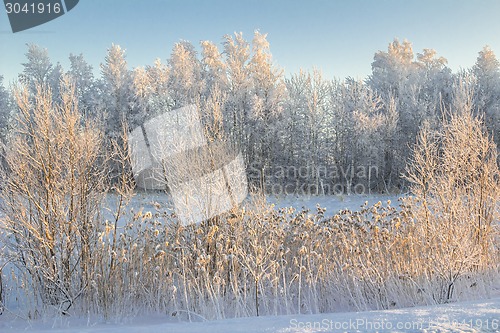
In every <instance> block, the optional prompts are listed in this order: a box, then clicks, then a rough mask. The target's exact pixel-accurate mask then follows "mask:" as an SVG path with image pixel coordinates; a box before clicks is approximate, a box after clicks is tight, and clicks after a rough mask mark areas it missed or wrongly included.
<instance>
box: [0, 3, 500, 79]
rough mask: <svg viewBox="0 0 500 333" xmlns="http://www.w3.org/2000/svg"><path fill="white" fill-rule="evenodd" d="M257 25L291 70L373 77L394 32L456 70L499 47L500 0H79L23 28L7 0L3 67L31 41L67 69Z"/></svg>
mask: <svg viewBox="0 0 500 333" xmlns="http://www.w3.org/2000/svg"><path fill="white" fill-rule="evenodd" d="M12 1H15V0H12ZM255 29H259V30H260V32H262V33H268V40H269V41H270V43H271V51H272V53H273V57H274V61H275V63H276V64H278V65H279V66H281V67H282V68H284V69H285V72H286V74H287V75H289V74H290V73H293V72H297V71H298V70H299V69H300V68H304V69H312V68H313V67H316V68H318V69H321V70H322V71H323V73H324V75H325V77H327V78H333V77H342V78H343V77H346V76H352V77H356V78H365V77H366V76H367V75H368V74H369V73H370V70H371V62H372V60H373V55H374V54H375V52H376V51H378V50H386V49H387V45H388V43H389V42H391V41H392V40H393V39H394V38H395V37H397V38H399V39H400V40H403V39H408V40H409V41H410V42H412V43H413V49H414V51H415V52H421V51H422V49H423V48H433V49H435V50H437V52H438V54H439V55H441V56H444V57H445V58H447V59H448V61H449V66H450V67H451V68H452V69H453V70H457V69H459V68H460V67H462V68H465V67H470V66H472V65H473V64H474V62H475V60H476V57H477V53H478V52H479V51H480V50H481V49H482V47H483V46H484V45H486V44H488V45H490V46H491V48H492V49H493V51H494V52H495V53H496V54H497V56H500V0H476V1H474V0H470V1H465V0H420V1H417V0H371V1H369V0H309V1H307V0H80V3H79V4H78V5H77V6H76V7H75V8H74V9H73V10H72V11H70V12H69V13H67V14H66V15H64V16H62V17H60V18H58V19H56V20H53V21H51V22H49V23H46V24H44V25H41V26H39V27H35V28H33V29H30V30H28V31H25V32H19V33H16V34H13V33H12V31H11V29H10V26H9V24H8V18H7V14H6V13H5V11H4V10H3V8H2V10H1V11H0V45H1V46H0V75H4V77H5V79H6V81H7V82H10V81H11V80H12V79H14V78H16V77H17V74H18V73H19V72H20V71H21V70H22V67H21V63H22V62H24V60H25V57H24V53H25V52H26V49H27V48H26V43H36V44H38V45H40V46H43V47H45V48H47V49H48V51H49V55H50V57H51V60H52V61H53V62H54V63H55V62H61V64H62V65H63V67H65V68H66V69H67V67H68V60H67V59H68V55H69V54H70V53H74V54H79V53H83V55H84V57H85V59H86V60H87V61H88V62H89V63H90V64H91V65H93V67H94V70H95V72H96V73H99V64H100V63H101V62H103V60H104V56H105V54H106V49H107V48H108V47H109V46H110V45H111V43H115V44H119V45H120V46H122V47H123V48H125V49H126V51H127V60H128V62H129V65H130V67H135V66H140V65H149V64H152V63H153V61H154V60H155V59H156V58H161V59H162V60H163V61H166V59H167V58H168V57H169V55H170V52H171V49H172V46H173V45H174V43H175V42H177V41H179V40H181V39H183V40H188V41H190V42H192V43H193V44H195V45H198V43H199V41H201V40H211V41H213V42H216V43H217V44H218V45H220V42H221V41H222V36H223V35H225V34H232V33H234V32H240V31H241V32H243V34H244V36H245V37H246V39H247V40H251V38H252V35H253V31H254V30H255ZM220 48H221V46H220Z"/></svg>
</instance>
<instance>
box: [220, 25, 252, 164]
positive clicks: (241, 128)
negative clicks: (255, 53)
mask: <svg viewBox="0 0 500 333" xmlns="http://www.w3.org/2000/svg"><path fill="white" fill-rule="evenodd" d="M223 45H224V54H225V63H226V66H227V76H228V81H229V87H228V90H227V93H228V100H227V103H226V112H225V119H226V121H225V123H226V126H227V127H228V129H227V132H228V133H229V134H230V135H231V137H232V139H233V142H235V144H236V145H237V146H238V147H240V148H241V149H242V150H243V152H244V153H245V157H246V158H247V162H249V158H248V154H247V151H246V149H247V146H246V143H247V142H248V134H249V133H248V132H247V131H248V130H249V128H248V127H247V123H248V121H249V114H250V108H251V103H250V95H249V91H250V89H251V84H252V82H251V78H250V69H249V65H248V63H249V61H250V44H249V43H248V42H247V41H246V40H245V39H244V38H243V34H242V33H235V34H234V36H231V35H225V36H224V42H223Z"/></svg>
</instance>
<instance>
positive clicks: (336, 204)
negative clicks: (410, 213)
mask: <svg viewBox="0 0 500 333" xmlns="http://www.w3.org/2000/svg"><path fill="white" fill-rule="evenodd" d="M399 197H400V196H398V195H384V194H371V195H343V196H337V195H335V196H334V195H331V196H294V195H288V196H285V197H277V196H269V197H268V198H267V202H268V203H270V204H274V206H275V207H276V208H283V207H294V208H295V209H297V210H299V209H302V208H306V209H309V210H311V211H312V212H314V211H315V210H316V205H317V204H319V205H320V206H321V207H323V208H326V213H325V215H326V216H332V215H334V214H336V213H337V212H338V211H339V210H342V209H350V210H358V209H359V208H360V207H361V206H362V205H363V204H364V203H365V202H366V201H367V202H368V204H369V205H373V204H375V203H377V202H378V201H381V202H382V203H383V204H384V205H385V204H386V203H387V200H391V202H392V203H391V204H392V206H395V207H396V206H397V205H398V204H399V203H398V201H397V200H398V198H399ZM112 199H113V198H112V196H110V198H109V200H110V202H109V204H112V202H111V201H112ZM128 207H129V209H130V208H133V209H134V210H135V211H137V210H138V209H139V208H140V207H142V208H143V211H144V212H146V211H154V210H155V209H158V208H159V209H160V210H161V211H163V210H165V211H172V210H173V206H172V204H171V198H170V196H169V195H168V194H165V193H163V192H148V193H146V192H140V193H137V194H136V195H135V196H134V197H133V198H132V200H131V202H130V204H129V205H128Z"/></svg>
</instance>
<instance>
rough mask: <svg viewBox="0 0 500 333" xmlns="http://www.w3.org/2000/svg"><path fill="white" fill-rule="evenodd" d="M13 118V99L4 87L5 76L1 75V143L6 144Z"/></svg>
mask: <svg viewBox="0 0 500 333" xmlns="http://www.w3.org/2000/svg"><path fill="white" fill-rule="evenodd" d="M11 116H12V104H11V97H10V94H9V92H8V91H7V89H5V87H4V85H3V76H2V75H0V143H2V142H4V141H5V139H6V137H7V133H8V132H9V128H10V119H11Z"/></svg>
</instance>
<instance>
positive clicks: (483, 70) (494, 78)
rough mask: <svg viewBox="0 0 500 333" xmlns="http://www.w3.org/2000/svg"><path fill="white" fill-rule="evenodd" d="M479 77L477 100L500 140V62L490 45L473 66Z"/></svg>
mask: <svg viewBox="0 0 500 333" xmlns="http://www.w3.org/2000/svg"><path fill="white" fill-rule="evenodd" d="M473 72H474V74H475V76H476V79H477V88H476V92H475V94H476V97H475V100H476V101H475V102H476V104H477V109H478V111H479V112H481V113H483V114H484V116H485V120H486V125H487V127H488V129H489V130H490V131H493V132H494V136H495V140H496V142H497V143H498V142H500V138H499V137H500V62H499V61H498V59H497V57H496V55H495V53H494V52H493V50H491V48H490V47H489V46H485V47H484V48H483V49H482V50H481V51H480V52H479V55H478V57H477V60H476V63H475V65H474V67H473Z"/></svg>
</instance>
